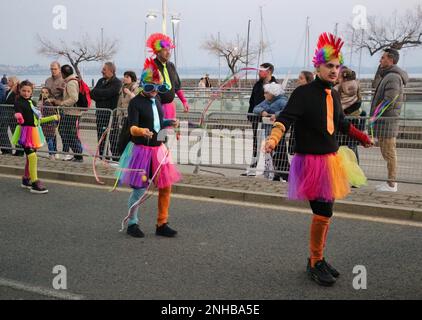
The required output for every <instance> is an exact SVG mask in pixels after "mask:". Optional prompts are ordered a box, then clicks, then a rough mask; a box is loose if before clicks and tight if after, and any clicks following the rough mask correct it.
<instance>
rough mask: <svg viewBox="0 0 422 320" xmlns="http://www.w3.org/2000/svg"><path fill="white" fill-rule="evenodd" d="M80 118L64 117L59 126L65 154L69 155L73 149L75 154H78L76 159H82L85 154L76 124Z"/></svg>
mask: <svg viewBox="0 0 422 320" xmlns="http://www.w3.org/2000/svg"><path fill="white" fill-rule="evenodd" d="M79 118H80V116H72V115H66V114H64V115H62V119H61V122H60V126H59V132H60V136H61V137H62V142H63V152H65V153H68V152H69V151H70V149H72V151H73V153H74V154H76V155H75V158H76V159H81V158H82V156H81V154H82V153H83V149H82V143H81V141H80V140H79V138H78V132H77V128H76V122H77V121H78V120H79Z"/></svg>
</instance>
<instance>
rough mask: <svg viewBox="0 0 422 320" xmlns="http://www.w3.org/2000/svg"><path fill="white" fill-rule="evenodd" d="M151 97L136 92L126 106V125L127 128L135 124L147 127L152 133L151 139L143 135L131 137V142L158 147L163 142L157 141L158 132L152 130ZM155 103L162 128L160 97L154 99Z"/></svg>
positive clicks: (152, 112)
mask: <svg viewBox="0 0 422 320" xmlns="http://www.w3.org/2000/svg"><path fill="white" fill-rule="evenodd" d="M152 104H153V103H152V101H151V99H149V98H147V97H144V96H143V95H141V94H138V95H137V96H136V97H135V98H133V99H132V100H130V102H129V107H128V126H129V128H131V127H133V126H136V127H139V128H143V129H147V128H148V129H149V130H150V131H151V132H152V133H153V134H154V135H153V137H152V138H151V139H148V138H144V137H132V142H133V143H134V144H137V145H143V146H149V147H158V146H160V145H161V144H162V143H163V142H162V141H158V140H157V138H158V133H157V132H155V131H154V111H153V107H152ZM155 104H156V105H157V111H158V116H159V117H160V126H161V128H164V125H165V123H164V120H163V109H162V108H161V102H160V98H159V97H158V96H157V97H156V99H155Z"/></svg>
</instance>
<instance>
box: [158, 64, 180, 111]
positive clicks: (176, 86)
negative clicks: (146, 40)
mask: <svg viewBox="0 0 422 320" xmlns="http://www.w3.org/2000/svg"><path fill="white" fill-rule="evenodd" d="M154 61H155V64H156V65H157V67H158V70H160V72H161V74H162V76H163V78H164V80H165V76H164V65H163V64H162V63H161V61H160V60H158V58H155V60H154ZM166 68H167V71H168V73H169V77H170V82H171V90H169V91H167V92H166V93H159V94H158V95H159V96H160V99H161V103H162V104H167V103H172V102H173V101H174V97H175V96H176V92H177V91H179V90H180V87H181V81H180V78H179V74H178V73H177V70H176V66H175V65H174V64H173V63H172V62H170V61H168V62H167V63H166Z"/></svg>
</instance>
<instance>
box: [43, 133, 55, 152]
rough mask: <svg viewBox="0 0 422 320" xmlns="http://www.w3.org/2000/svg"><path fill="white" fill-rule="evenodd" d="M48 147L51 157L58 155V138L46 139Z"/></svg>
mask: <svg viewBox="0 0 422 320" xmlns="http://www.w3.org/2000/svg"><path fill="white" fill-rule="evenodd" d="M45 139H46V140H47V146H48V151H49V154H50V156H52V155H55V154H56V153H57V139H56V137H55V136H54V137H46V138H45Z"/></svg>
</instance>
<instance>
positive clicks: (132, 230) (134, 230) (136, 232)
mask: <svg viewBox="0 0 422 320" xmlns="http://www.w3.org/2000/svg"><path fill="white" fill-rule="evenodd" d="M127 234H128V235H130V236H131V237H134V238H144V237H145V234H144V233H143V232H142V231H141V229H139V226H138V225H137V224H132V225H131V226H128V227H127Z"/></svg>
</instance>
